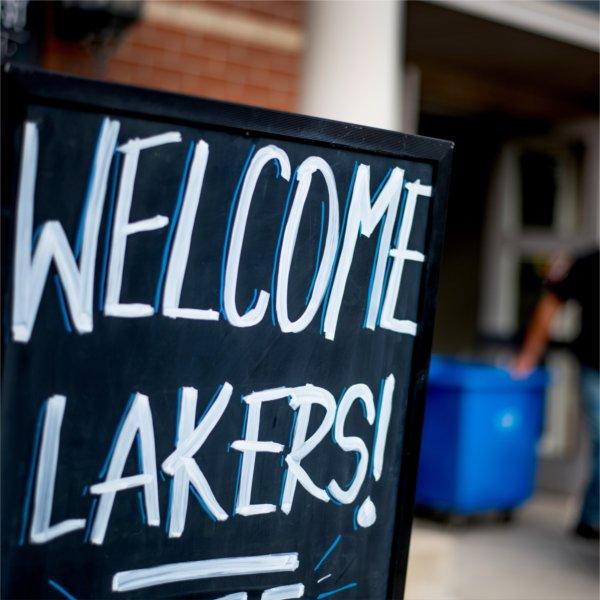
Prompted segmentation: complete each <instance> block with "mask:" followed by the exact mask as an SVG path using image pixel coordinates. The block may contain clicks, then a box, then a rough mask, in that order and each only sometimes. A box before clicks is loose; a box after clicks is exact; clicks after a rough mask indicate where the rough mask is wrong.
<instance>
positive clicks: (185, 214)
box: [162, 140, 219, 321]
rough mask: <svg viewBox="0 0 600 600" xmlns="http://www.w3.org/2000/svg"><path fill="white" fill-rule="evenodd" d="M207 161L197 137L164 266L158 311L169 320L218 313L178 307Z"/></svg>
mask: <svg viewBox="0 0 600 600" xmlns="http://www.w3.org/2000/svg"><path fill="white" fill-rule="evenodd" d="M207 162H208V144H207V143H206V142H204V141H202V140H200V141H199V142H198V143H197V144H196V149H195V151H194V158H193V159H192V166H191V169H190V176H189V178H188V182H187V186H186V189H185V195H184V198H183V205H182V207H181V215H180V216H179V221H178V223H177V232H176V234H175V239H174V241H173V248H172V249H171V256H170V258H169V267H168V269H167V280H166V283H165V291H164V295H163V308H162V312H163V314H164V315H165V316H167V317H171V318H172V319H177V318H183V319H196V320H203V321H218V320H219V312H218V311H216V310H212V309H210V308H209V309H198V308H180V307H179V301H180V299H181V289H182V287H183V278H184V276H185V271H186V267H187V262H188V256H189V254H190V244H191V241H192V232H193V230H194V222H195V221H196V212H197V210H198V203H199V202H200V194H201V192H202V184H203V183H204V173H205V172H206V163H207Z"/></svg>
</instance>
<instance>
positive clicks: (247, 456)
mask: <svg viewBox="0 0 600 600" xmlns="http://www.w3.org/2000/svg"><path fill="white" fill-rule="evenodd" d="M288 396H289V390H288V388H285V387H281V388H274V389H270V390H264V391H262V392H253V393H252V394H248V395H247V396H244V397H243V399H244V402H245V403H246V404H247V405H248V408H247V411H248V415H247V421H246V431H245V433H244V439H243V440H236V441H235V442H233V444H231V447H232V448H233V449H234V450H238V451H239V452H241V453H242V466H241V471H240V482H239V488H238V490H237V501H236V505H235V512H236V514H238V515H243V516H245V517H249V516H251V515H262V514H266V513H271V512H274V511H275V510H276V509H277V507H276V506H275V505H274V504H252V503H251V496H252V481H253V479H254V465H255V463H256V453H257V452H271V453H273V454H280V453H281V452H283V448H284V446H283V444H278V443H276V442H265V441H258V430H259V426H260V408H261V405H262V403H263V402H271V401H273V400H279V399H281V398H287V397H288Z"/></svg>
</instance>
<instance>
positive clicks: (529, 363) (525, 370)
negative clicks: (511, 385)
mask: <svg viewBox="0 0 600 600" xmlns="http://www.w3.org/2000/svg"><path fill="white" fill-rule="evenodd" d="M537 364H538V355H537V352H532V351H530V350H529V351H528V350H525V349H524V350H521V352H520V353H519V354H518V356H517V358H516V359H515V360H514V362H513V363H512V364H511V366H510V374H511V375H512V377H513V379H525V378H527V377H529V375H531V373H532V371H533V370H534V369H535V368H536V366H537Z"/></svg>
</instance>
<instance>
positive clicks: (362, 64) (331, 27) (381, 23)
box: [300, 0, 404, 130]
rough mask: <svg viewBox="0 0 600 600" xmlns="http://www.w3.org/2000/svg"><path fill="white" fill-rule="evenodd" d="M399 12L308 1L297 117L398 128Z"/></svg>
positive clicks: (393, 7) (389, 0)
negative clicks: (306, 116)
mask: <svg viewBox="0 0 600 600" xmlns="http://www.w3.org/2000/svg"><path fill="white" fill-rule="evenodd" d="M403 13H404V6H403V3H401V2H399V1H397V0H379V1H375V2H374V1H369V0H355V1H346V0H338V1H333V0H322V1H313V2H310V3H309V6H308V15H307V28H306V42H305V51H304V52H305V56H304V78H303V86H302V94H301V107H300V108H301V112H303V113H305V114H309V115H314V116H319V117H325V118H329V119H337V120H340V121H349V122H351V123H358V124H360V125H371V126H374V127H382V128H385V129H396V130H397V129H399V128H400V125H401V116H402V107H401V93H400V92H401V84H402V72H403V63H404V58H403V51H404V28H403V18H404V14H403Z"/></svg>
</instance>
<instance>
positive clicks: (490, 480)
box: [416, 357, 547, 515]
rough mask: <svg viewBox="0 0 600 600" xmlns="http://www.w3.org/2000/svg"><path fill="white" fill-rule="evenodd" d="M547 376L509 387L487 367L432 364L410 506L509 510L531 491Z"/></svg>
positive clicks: (507, 379)
mask: <svg viewBox="0 0 600 600" xmlns="http://www.w3.org/2000/svg"><path fill="white" fill-rule="evenodd" d="M546 380H547V377H546V374H545V372H544V371H543V370H541V369H538V370H537V371H535V372H534V373H533V374H532V375H531V376H530V377H528V378H527V379H523V380H514V379H512V377H511V376H510V374H509V373H508V372H507V371H505V370H503V369H499V368H496V367H492V366H489V365H482V364H475V363H468V362H463V361H458V360H455V359H447V358H439V357H434V358H433V359H432V362H431V368H430V373H429V386H428V392H427V405H426V409H425V423H424V429H423V439H422V444H421V461H420V465H419V476H418V483H417V496H416V503H417V506H419V507H424V508H429V509H433V510H436V511H442V512H448V513H453V514H458V515H467V514H473V513H479V512H485V511H492V510H494V511H496V510H498V511H506V510H511V509H513V508H515V507H516V506H518V505H519V504H521V503H523V502H524V501H525V500H527V498H529V497H530V496H531V494H532V492H533V488H534V481H535V471H536V463H537V460H536V444H537V441H538V439H539V437H540V434H541V432H542V424H543V411H544V396H545V387H546Z"/></svg>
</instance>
